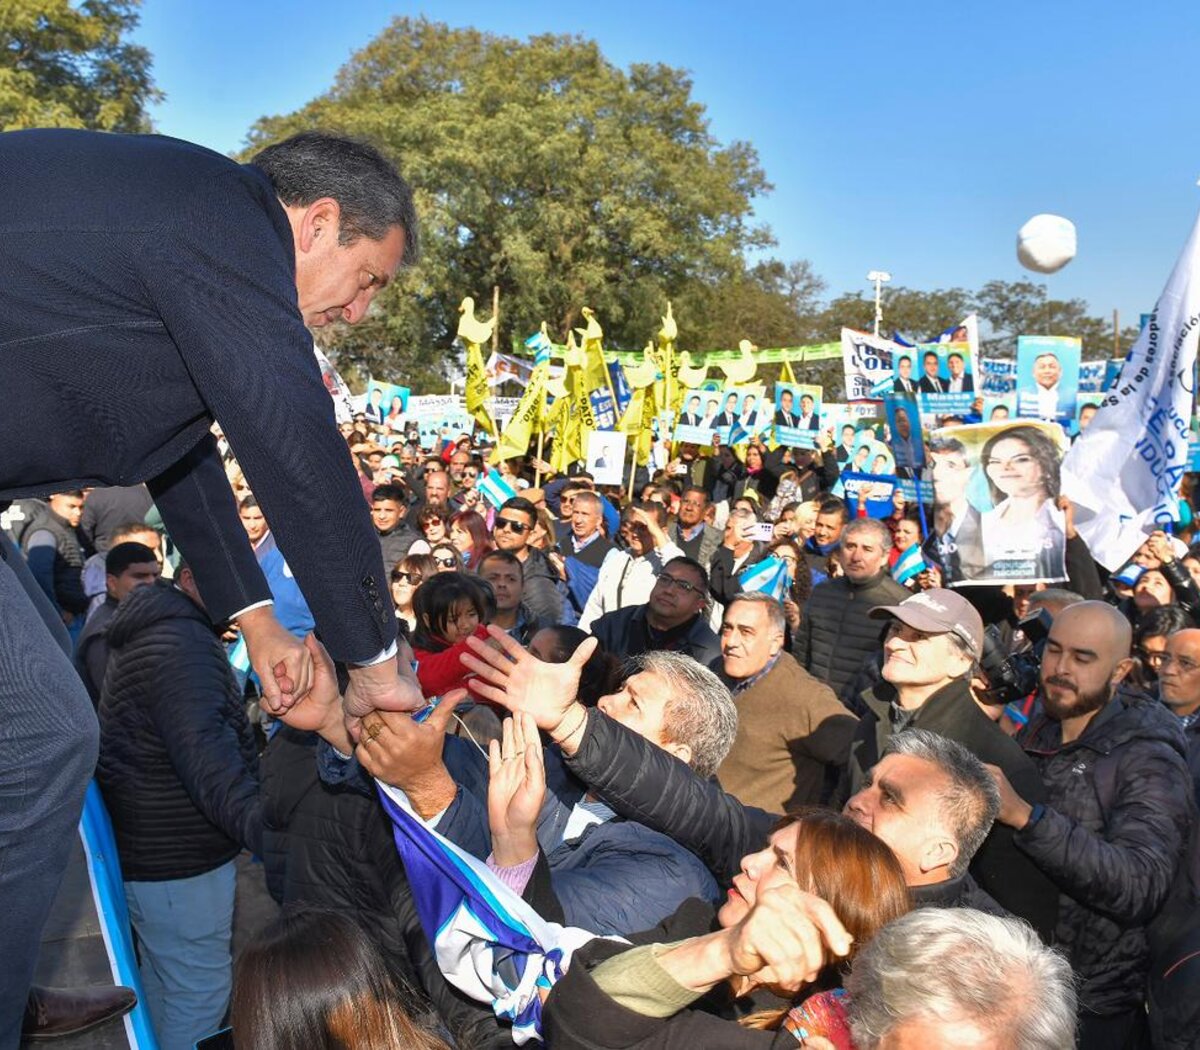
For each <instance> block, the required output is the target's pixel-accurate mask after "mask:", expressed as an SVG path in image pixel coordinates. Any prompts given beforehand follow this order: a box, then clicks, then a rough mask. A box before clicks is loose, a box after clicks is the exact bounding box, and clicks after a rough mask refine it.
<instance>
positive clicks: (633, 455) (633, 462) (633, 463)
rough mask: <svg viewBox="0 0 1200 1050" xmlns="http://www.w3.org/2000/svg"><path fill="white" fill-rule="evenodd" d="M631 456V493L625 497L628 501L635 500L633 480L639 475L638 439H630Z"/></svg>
mask: <svg viewBox="0 0 1200 1050" xmlns="http://www.w3.org/2000/svg"><path fill="white" fill-rule="evenodd" d="M629 447H630V450H631V451H630V456H629V493H628V495H627V496H626V497H625V501H626V502H627V503H632V502H633V481H634V478H635V477H637V441H636V440H634V441H630V442H629Z"/></svg>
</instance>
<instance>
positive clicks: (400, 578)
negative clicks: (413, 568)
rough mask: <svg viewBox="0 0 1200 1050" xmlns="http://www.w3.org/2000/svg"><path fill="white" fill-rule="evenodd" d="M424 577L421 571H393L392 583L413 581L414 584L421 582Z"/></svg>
mask: <svg viewBox="0 0 1200 1050" xmlns="http://www.w3.org/2000/svg"><path fill="white" fill-rule="evenodd" d="M423 579H424V577H423V576H422V575H421V574H420V573H419V572H394V573H392V583H411V584H413V585H414V586H416V585H417V584H419V583H420V582H421V581H422V580H423Z"/></svg>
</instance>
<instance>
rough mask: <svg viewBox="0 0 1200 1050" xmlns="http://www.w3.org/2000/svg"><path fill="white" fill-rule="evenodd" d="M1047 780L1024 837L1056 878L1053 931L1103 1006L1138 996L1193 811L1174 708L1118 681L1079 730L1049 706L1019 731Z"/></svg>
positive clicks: (1028, 850) (1092, 1001)
mask: <svg viewBox="0 0 1200 1050" xmlns="http://www.w3.org/2000/svg"><path fill="white" fill-rule="evenodd" d="M1019 741H1020V743H1021V744H1022V745H1023V746H1024V748H1025V750H1026V752H1027V753H1028V754H1029V755H1030V756H1031V757H1032V758H1033V760H1034V762H1035V763H1036V764H1037V766H1038V768H1039V771H1040V772H1041V775H1042V780H1043V781H1044V782H1045V785H1046V790H1047V803H1046V809H1045V812H1044V813H1043V815H1042V817H1041V819H1039V820H1037V821H1035V822H1033V823H1032V824H1031V825H1029V826H1028V827H1026V828H1023V829H1021V830H1020V831H1018V832H1017V833H1016V835H1015V837H1014V841H1015V842H1016V845H1017V848H1018V849H1020V850H1021V851H1022V852H1024V853H1025V854H1026V855H1027V856H1029V857H1030V858H1031V859H1032V860H1033V862H1034V863H1035V864H1037V865H1038V867H1039V868H1041V869H1042V870H1043V871H1044V872H1045V873H1046V874H1047V875H1049V876H1050V878H1051V880H1053V882H1054V883H1055V884H1056V885H1057V887H1058V888H1059V890H1060V896H1059V906H1058V926H1057V940H1058V944H1059V946H1060V947H1061V948H1062V949H1063V950H1064V951H1065V952H1066V953H1067V955H1068V957H1069V958H1070V960H1071V966H1072V968H1073V969H1074V970H1075V973H1076V974H1077V975H1078V976H1079V977H1080V979H1081V981H1082V986H1081V988H1080V1004H1081V1005H1082V1006H1083V1007H1085V1008H1087V1009H1088V1010H1090V1011H1093V1012H1094V1013H1098V1014H1113V1013H1118V1012H1122V1011H1125V1010H1130V1009H1133V1008H1136V1007H1137V1006H1139V1005H1140V1004H1141V1002H1142V1000H1143V996H1144V993H1145V986H1146V976H1147V965H1148V954H1149V950H1148V947H1147V942H1146V926H1147V925H1148V924H1149V922H1150V920H1151V919H1153V918H1154V916H1155V914H1156V913H1157V912H1158V910H1159V909H1160V908H1161V907H1162V905H1163V903H1164V902H1165V901H1166V899H1167V894H1168V892H1169V891H1170V889H1171V885H1172V880H1173V879H1174V877H1175V874H1176V869H1177V867H1178V864H1179V862H1180V859H1181V857H1182V855H1183V849H1184V845H1185V843H1186V842H1187V839H1188V834H1189V830H1190V828H1191V826H1192V823H1193V821H1194V819H1195V800H1194V798H1193V796H1192V792H1191V790H1190V787H1191V778H1190V776H1189V774H1188V769H1187V763H1186V761H1185V758H1184V754H1185V747H1184V739H1183V732H1182V730H1181V729H1180V726H1179V720H1178V719H1177V718H1176V717H1175V716H1174V715H1172V714H1171V712H1170V711H1168V710H1167V709H1166V708H1165V707H1163V706H1162V705H1161V704H1160V703H1158V702H1157V701H1155V700H1151V699H1150V698H1149V697H1146V696H1144V695H1142V694H1139V693H1133V692H1120V693H1118V695H1117V696H1116V697H1115V698H1114V699H1113V700H1112V702H1111V703H1109V705H1108V706H1107V707H1106V708H1104V710H1102V711H1101V712H1100V713H1099V714H1098V715H1096V717H1095V718H1094V719H1093V720H1092V722H1091V723H1090V724H1089V725H1088V727H1087V729H1085V730H1084V732H1083V734H1082V735H1081V736H1080V737H1079V739H1078V740H1075V741H1072V742H1071V743H1070V744H1067V745H1065V746H1064V745H1063V743H1062V727H1061V725H1060V724H1059V723H1058V722H1055V721H1053V720H1052V719H1049V718H1047V717H1046V716H1045V715H1042V716H1040V717H1038V718H1036V719H1035V720H1034V721H1032V722H1031V723H1030V724H1029V726H1027V727H1026V729H1025V730H1024V731H1023V732H1022V733H1021V735H1020V737H1019Z"/></svg>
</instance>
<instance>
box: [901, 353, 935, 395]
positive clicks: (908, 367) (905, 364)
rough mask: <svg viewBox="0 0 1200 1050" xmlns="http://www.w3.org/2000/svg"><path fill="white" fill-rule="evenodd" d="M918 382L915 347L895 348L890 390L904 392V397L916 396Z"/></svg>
mask: <svg viewBox="0 0 1200 1050" xmlns="http://www.w3.org/2000/svg"><path fill="white" fill-rule="evenodd" d="M935 353H936V352H935ZM918 382H919V375H918V373H917V364H916V348H915V347H906V348H905V349H903V350H897V351H896V362H895V373H894V375H893V377H892V386H891V392H892V393H893V394H904V395H905V396H906V397H916V396H917V384H918Z"/></svg>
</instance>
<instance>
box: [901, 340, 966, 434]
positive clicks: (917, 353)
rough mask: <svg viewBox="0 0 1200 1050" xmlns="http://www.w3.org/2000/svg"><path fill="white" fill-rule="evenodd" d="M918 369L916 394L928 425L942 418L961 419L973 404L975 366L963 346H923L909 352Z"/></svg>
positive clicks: (955, 344) (947, 344)
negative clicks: (952, 417) (953, 417)
mask: <svg viewBox="0 0 1200 1050" xmlns="http://www.w3.org/2000/svg"><path fill="white" fill-rule="evenodd" d="M912 353H913V356H914V364H915V366H916V367H918V368H919V370H920V371H919V375H918V377H917V393H918V398H919V400H920V405H921V415H922V417H923V418H924V419H925V421H926V423H927V425H929V426H931V427H932V426H937V425H938V424H939V423H940V421H941V419H942V418H943V417H945V416H959V417H962V416H964V415H966V414H968V413H969V412H970V411H971V406H972V402H974V400H975V366H974V358H973V356H972V354H971V348H970V346H968V345H967V344H966V343H924V344H922V345H921V346H917V347H914V348H913V350H912Z"/></svg>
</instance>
